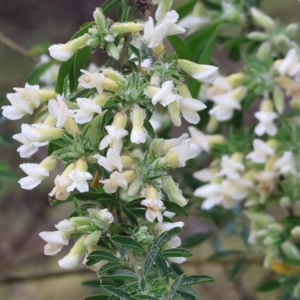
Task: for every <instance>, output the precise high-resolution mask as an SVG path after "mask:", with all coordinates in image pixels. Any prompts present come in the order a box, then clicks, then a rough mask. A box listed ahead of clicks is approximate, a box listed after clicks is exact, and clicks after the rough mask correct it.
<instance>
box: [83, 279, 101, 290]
mask: <svg viewBox="0 0 300 300" xmlns="http://www.w3.org/2000/svg"><path fill="white" fill-rule="evenodd" d="M81 284H82V285H84V286H89V287H93V288H98V289H101V287H100V281H99V279H98V280H86V281H83V282H81Z"/></svg>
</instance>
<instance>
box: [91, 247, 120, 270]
mask: <svg viewBox="0 0 300 300" xmlns="http://www.w3.org/2000/svg"><path fill="white" fill-rule="evenodd" d="M101 260H108V261H114V262H118V261H119V260H118V258H117V257H115V256H114V255H113V254H111V253H109V252H106V251H102V250H96V251H93V252H91V253H90V254H89V255H88V257H87V262H86V265H87V266H90V265H93V264H95V263H97V262H99V261H101ZM90 261H93V264H91V263H89V262H90Z"/></svg>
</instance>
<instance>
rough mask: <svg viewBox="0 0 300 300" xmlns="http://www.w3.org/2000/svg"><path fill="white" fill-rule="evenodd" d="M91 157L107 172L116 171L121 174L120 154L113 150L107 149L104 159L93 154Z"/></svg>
mask: <svg viewBox="0 0 300 300" xmlns="http://www.w3.org/2000/svg"><path fill="white" fill-rule="evenodd" d="M93 157H94V158H96V159H98V164H99V165H100V166H102V167H103V168H105V169H106V170H107V171H113V170H115V169H117V170H118V171H119V172H122V169H123V164H122V159H121V156H120V154H119V153H118V152H117V151H116V150H115V149H112V148H109V149H108V151H107V154H106V157H105V156H102V155H100V154H95V155H94V156H93Z"/></svg>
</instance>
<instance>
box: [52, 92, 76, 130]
mask: <svg viewBox="0 0 300 300" xmlns="http://www.w3.org/2000/svg"><path fill="white" fill-rule="evenodd" d="M48 110H49V113H50V114H51V116H52V117H53V118H55V119H56V120H57V121H56V127H58V128H61V127H63V125H64V124H65V122H66V120H67V117H71V116H72V113H71V112H70V110H69V108H68V106H67V104H66V102H65V101H64V98H63V97H62V96H61V95H57V98H56V100H54V99H51V100H49V102H48Z"/></svg>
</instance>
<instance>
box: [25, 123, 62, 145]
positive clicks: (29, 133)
mask: <svg viewBox="0 0 300 300" xmlns="http://www.w3.org/2000/svg"><path fill="white" fill-rule="evenodd" d="M21 134H22V138H25V139H26V140H27V141H29V142H31V143H33V142H40V143H43V142H49V141H51V140H53V139H59V138H61V137H62V136H63V134H64V130H63V129H61V128H55V127H52V126H49V125H45V124H40V123H36V124H31V125H29V124H22V126H21Z"/></svg>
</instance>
